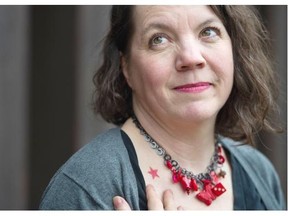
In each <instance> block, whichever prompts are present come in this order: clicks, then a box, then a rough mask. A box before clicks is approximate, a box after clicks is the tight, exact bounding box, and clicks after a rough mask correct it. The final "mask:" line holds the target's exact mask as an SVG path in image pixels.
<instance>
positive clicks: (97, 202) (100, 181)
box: [40, 128, 286, 210]
mask: <svg viewBox="0 0 288 216" xmlns="http://www.w3.org/2000/svg"><path fill="white" fill-rule="evenodd" d="M221 142H222V144H223V145H225V147H226V149H228V151H229V152H230V154H233V155H234V156H235V157H236V159H237V160H238V161H239V162H240V164H241V165H242V166H243V168H244V169H245V170H246V171H247V173H248V174H249V176H250V178H251V179H252V181H253V182H254V184H255V187H256V189H257V190H258V192H259V194H260V196H261V198H262V200H263V202H264V205H265V206H266V208H267V209H270V210H282V209H285V208H286V207H285V201H284V197H283V194H282V190H281V186H280V182H279V178H278V175H277V173H276V172H275V169H274V167H273V166H272V164H271V162H270V161H269V160H268V159H267V158H266V157H265V156H264V155H263V154H262V153H260V152H259V151H257V150H256V149H254V148H252V147H250V146H248V145H241V146H237V147H236V146H235V145H237V144H239V143H236V142H234V141H232V140H231V139H228V138H222V141H221ZM116 195H119V196H122V197H124V198H125V199H126V200H127V201H128V203H129V204H130V206H131V208H132V209H133V210H139V196H138V189H137V182H136V177H135V175H134V171H133V168H132V166H131V163H130V159H129V155H128V152H127V149H126V147H125V145H124V143H123V140H122V137H121V133H120V129H119V128H114V129H110V130H108V131H106V132H105V133H102V134H100V135H98V136H97V137H96V138H95V139H94V140H92V141H91V142H90V143H89V144H87V145H85V146H83V147H82V148H81V149H80V150H79V151H78V152H76V153H75V154H74V155H73V156H72V157H71V158H70V159H69V160H68V161H67V162H66V163H65V164H64V165H63V166H62V167H61V168H60V169H59V170H58V171H57V173H56V174H55V175H54V176H53V178H52V179H51V181H50V183H49V185H48V186H47V188H46V190H45V192H44V194H43V196H42V200H41V204H40V209H59V210H60V209H64V210H69V209H71V210H72V209H73V210H76V209H90V210H91V209H95V210H113V204H112V198H113V197H114V196H116Z"/></svg>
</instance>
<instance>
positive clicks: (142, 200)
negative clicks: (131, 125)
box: [121, 130, 266, 210]
mask: <svg viewBox="0 0 288 216" xmlns="http://www.w3.org/2000/svg"><path fill="white" fill-rule="evenodd" d="M121 135H122V139H123V142H124V144H125V146H126V149H127V151H128V154H129V157H130V162H131V164H132V167H133V170H134V174H135V176H136V179H137V187H138V192H139V206H140V209H141V210H147V209H148V208H147V199H146V192H145V188H146V187H145V185H146V184H145V180H144V177H143V175H142V172H141V170H140V167H139V164H138V158H137V154H136V151H135V149H134V146H133V144H132V141H131V140H130V138H129V136H128V135H127V134H126V133H125V132H124V131H122V130H121ZM225 152H226V154H227V157H228V159H229V160H230V163H231V166H232V186H233V195H234V204H233V209H234V210H266V209H265V206H264V204H263V201H262V199H261V197H260V195H259V193H258V191H257V190H256V188H255V186H254V184H253V182H252V181H251V179H250V177H249V176H248V175H247V173H246V172H245V170H244V169H243V168H242V166H241V165H240V164H239V162H238V161H237V159H236V158H235V157H234V156H233V155H231V154H229V152H228V151H227V149H225Z"/></svg>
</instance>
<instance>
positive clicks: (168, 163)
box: [166, 161, 173, 170]
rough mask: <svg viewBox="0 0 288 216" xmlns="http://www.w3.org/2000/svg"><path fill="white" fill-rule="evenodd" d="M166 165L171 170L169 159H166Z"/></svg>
mask: <svg viewBox="0 0 288 216" xmlns="http://www.w3.org/2000/svg"><path fill="white" fill-rule="evenodd" d="M166 166H167V167H168V168H169V169H170V170H171V169H172V167H173V166H172V163H171V161H167V162H166Z"/></svg>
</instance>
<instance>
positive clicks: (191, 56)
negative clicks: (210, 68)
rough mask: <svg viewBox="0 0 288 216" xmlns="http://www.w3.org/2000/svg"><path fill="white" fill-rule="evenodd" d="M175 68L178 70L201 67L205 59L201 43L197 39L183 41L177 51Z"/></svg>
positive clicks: (204, 63)
mask: <svg viewBox="0 0 288 216" xmlns="http://www.w3.org/2000/svg"><path fill="white" fill-rule="evenodd" d="M175 64H176V70H177V71H179V72H182V71H187V70H195V69H197V68H198V69H200V68H203V67H204V66H205V65H206V60H205V58H204V56H203V53H202V50H201V45H200V44H198V43H197V41H193V40H189V41H186V42H185V43H183V44H182V45H181V46H180V48H179V49H178V51H177V57H176V63H175Z"/></svg>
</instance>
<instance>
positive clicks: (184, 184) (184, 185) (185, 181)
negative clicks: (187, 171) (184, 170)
mask: <svg viewBox="0 0 288 216" xmlns="http://www.w3.org/2000/svg"><path fill="white" fill-rule="evenodd" d="M190 182H191V179H189V178H187V177H186V176H182V177H181V178H180V183H181V185H182V188H183V189H184V190H185V191H186V192H187V194H189V193H190V190H191V186H190Z"/></svg>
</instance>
